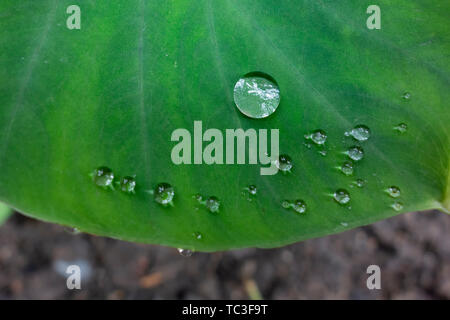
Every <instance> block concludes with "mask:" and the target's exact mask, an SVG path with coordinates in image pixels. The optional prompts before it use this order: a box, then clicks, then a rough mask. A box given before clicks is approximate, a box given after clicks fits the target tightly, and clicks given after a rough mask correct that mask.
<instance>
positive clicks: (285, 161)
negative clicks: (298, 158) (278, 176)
mask: <svg viewBox="0 0 450 320" xmlns="http://www.w3.org/2000/svg"><path fill="white" fill-rule="evenodd" d="M275 165H276V166H277V168H278V170H280V171H282V172H284V173H285V172H290V171H291V169H292V160H291V157H289V156H288V155H280V156H279V157H278V160H277V161H275Z"/></svg>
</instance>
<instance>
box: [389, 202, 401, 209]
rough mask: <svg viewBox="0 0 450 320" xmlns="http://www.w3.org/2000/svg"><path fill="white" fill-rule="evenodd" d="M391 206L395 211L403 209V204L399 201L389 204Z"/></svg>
mask: <svg viewBox="0 0 450 320" xmlns="http://www.w3.org/2000/svg"><path fill="white" fill-rule="evenodd" d="M391 207H392V209H394V210H395V211H400V210H402V209H403V204H402V203H401V202H398V201H396V202H394V203H393V204H392V205H391Z"/></svg>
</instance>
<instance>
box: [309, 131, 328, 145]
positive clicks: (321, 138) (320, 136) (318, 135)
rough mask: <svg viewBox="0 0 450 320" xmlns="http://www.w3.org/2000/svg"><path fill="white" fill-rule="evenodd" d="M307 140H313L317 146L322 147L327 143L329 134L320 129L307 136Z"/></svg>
mask: <svg viewBox="0 0 450 320" xmlns="http://www.w3.org/2000/svg"><path fill="white" fill-rule="evenodd" d="M305 138H306V139H310V140H312V142H314V143H315V144H319V145H321V144H324V143H325V142H326V141H327V134H326V133H325V131H323V130H321V129H318V130H316V131H314V132H312V133H309V134H306V135H305Z"/></svg>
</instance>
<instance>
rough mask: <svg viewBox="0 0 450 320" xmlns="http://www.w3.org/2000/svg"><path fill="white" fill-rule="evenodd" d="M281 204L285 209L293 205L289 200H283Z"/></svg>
mask: <svg viewBox="0 0 450 320" xmlns="http://www.w3.org/2000/svg"><path fill="white" fill-rule="evenodd" d="M281 206H282V207H283V208H285V209H289V208H290V207H291V202H290V201H288V200H283V202H281Z"/></svg>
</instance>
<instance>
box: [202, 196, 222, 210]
mask: <svg viewBox="0 0 450 320" xmlns="http://www.w3.org/2000/svg"><path fill="white" fill-rule="evenodd" d="M205 206H206V208H208V210H209V211H210V212H212V213H216V212H219V209H220V201H219V199H217V198H216V197H214V196H211V197H209V198H208V199H206V201H205Z"/></svg>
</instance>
